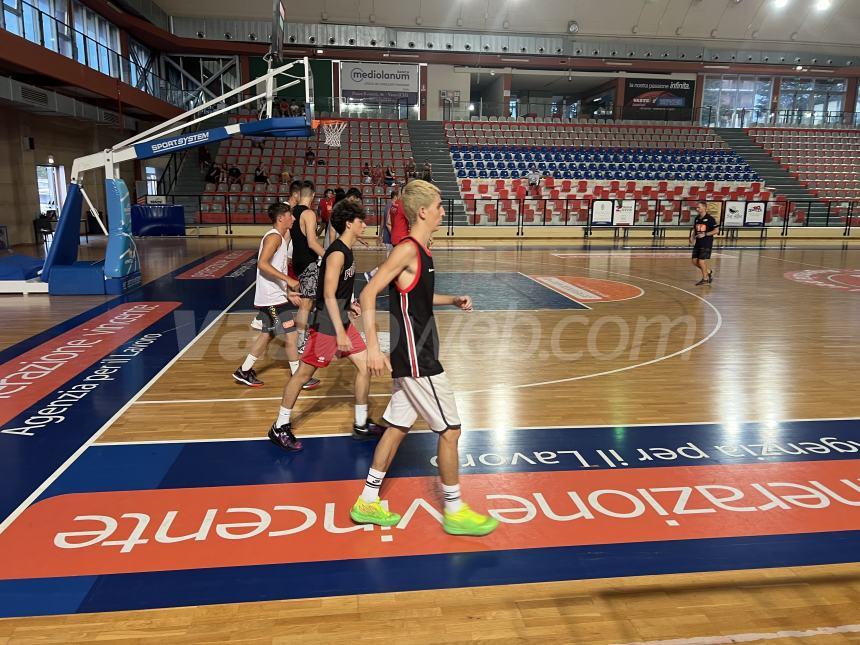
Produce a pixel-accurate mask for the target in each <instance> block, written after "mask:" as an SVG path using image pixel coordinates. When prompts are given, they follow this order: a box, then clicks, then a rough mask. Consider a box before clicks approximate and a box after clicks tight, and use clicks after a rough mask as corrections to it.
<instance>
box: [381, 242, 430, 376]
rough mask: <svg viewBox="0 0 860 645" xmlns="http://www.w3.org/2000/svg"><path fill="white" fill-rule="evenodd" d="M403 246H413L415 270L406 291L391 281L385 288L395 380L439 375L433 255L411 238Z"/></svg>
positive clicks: (392, 372)
mask: <svg viewBox="0 0 860 645" xmlns="http://www.w3.org/2000/svg"><path fill="white" fill-rule="evenodd" d="M402 243H403V244H414V245H415V248H416V250H417V251H418V270H417V271H416V273H415V278H414V280H412V284H410V285H409V286H408V287H406V288H405V289H401V288H400V287H399V286H397V281H396V280H393V281H392V282H391V284H390V285H389V287H388V300H389V313H390V316H391V328H390V329H391V331H390V333H391V375H392V376H393V377H394V378H400V377H404V376H411V377H414V378H418V377H420V376H434V375H436V374H441V373H442V371H443V369H442V364H441V363H440V362H439V332H438V331H437V330H436V319H435V318H434V317H433V291H434V287H435V275H436V274H435V273H434V269H433V256H432V255H430V252H429V251H427V249H425V248H424V246H423V245H421V243H419V242H418V241H417V240H415V239H414V238H412V237H406V238H404V239H403V242H402Z"/></svg>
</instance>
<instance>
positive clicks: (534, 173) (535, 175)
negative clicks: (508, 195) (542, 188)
mask: <svg viewBox="0 0 860 645" xmlns="http://www.w3.org/2000/svg"><path fill="white" fill-rule="evenodd" d="M526 178H527V179H528V181H529V188H531V189H532V190H535V189H536V188H537V186H539V185H540V173H539V172H538V169H537V166H534V165H533V166H532V167H531V168H529V172H528V174H527V175H526Z"/></svg>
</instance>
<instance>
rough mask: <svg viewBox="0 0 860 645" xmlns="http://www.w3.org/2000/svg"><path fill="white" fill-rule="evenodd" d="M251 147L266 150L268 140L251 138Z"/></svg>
mask: <svg viewBox="0 0 860 645" xmlns="http://www.w3.org/2000/svg"><path fill="white" fill-rule="evenodd" d="M251 147H252V148H259V149H260V150H265V149H266V139H265V137H251Z"/></svg>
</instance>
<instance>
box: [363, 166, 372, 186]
mask: <svg viewBox="0 0 860 645" xmlns="http://www.w3.org/2000/svg"><path fill="white" fill-rule="evenodd" d="M370 175H371V170H370V162H367V161H365V162H364V165H363V166H362V167H361V176H362V177H364V179H362V181H363V182H364V183H365V184H369V183H370Z"/></svg>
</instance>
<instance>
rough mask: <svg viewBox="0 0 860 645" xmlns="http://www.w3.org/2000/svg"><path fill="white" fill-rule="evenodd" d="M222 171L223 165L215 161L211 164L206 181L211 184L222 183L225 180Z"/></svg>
mask: <svg viewBox="0 0 860 645" xmlns="http://www.w3.org/2000/svg"><path fill="white" fill-rule="evenodd" d="M222 172H223V171H222V170H221V167H220V166H218V165H217V164H214V163H213V164H212V165H211V166H209V172H207V173H206V182H207V183H209V184H220V183H221V181H223V180H222V177H221V173H222Z"/></svg>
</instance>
